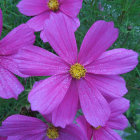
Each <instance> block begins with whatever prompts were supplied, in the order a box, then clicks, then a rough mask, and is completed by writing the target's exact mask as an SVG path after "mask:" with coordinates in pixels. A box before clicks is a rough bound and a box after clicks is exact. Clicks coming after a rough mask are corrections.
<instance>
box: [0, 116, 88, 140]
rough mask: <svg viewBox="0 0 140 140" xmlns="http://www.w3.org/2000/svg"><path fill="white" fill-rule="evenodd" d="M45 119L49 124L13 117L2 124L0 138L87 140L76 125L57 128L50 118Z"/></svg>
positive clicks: (22, 117)
mask: <svg viewBox="0 0 140 140" xmlns="http://www.w3.org/2000/svg"><path fill="white" fill-rule="evenodd" d="M45 119H46V121H47V122H43V121H41V120H39V119H38V118H34V117H28V116H24V115H18V114H17V115H12V116H10V117H8V118H7V119H6V120H5V121H3V122H2V126H1V127H0V136H3V137H4V136H5V137H6V136H7V137H8V140H87V137H86V135H85V133H83V132H82V129H81V128H80V127H79V126H77V125H76V124H72V123H71V124H70V125H67V126H66V127H65V128H61V127H55V126H54V125H53V124H52V123H51V121H48V118H46V117H45ZM49 120H51V117H49ZM2 140H3V139H2Z"/></svg>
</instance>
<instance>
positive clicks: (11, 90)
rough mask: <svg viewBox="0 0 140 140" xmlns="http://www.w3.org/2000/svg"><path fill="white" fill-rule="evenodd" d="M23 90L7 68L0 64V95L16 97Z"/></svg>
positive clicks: (6, 97)
mask: <svg viewBox="0 0 140 140" xmlns="http://www.w3.org/2000/svg"><path fill="white" fill-rule="evenodd" d="M23 90H24V88H23V86H22V85H21V83H20V82H19V81H18V79H17V78H16V77H15V76H14V75H13V74H12V73H11V72H9V71H8V70H6V69H4V68H2V67H1V66H0V97H2V98H5V99H9V98H15V99H17V97H18V95H19V94H20V93H21V92H22V91H23Z"/></svg>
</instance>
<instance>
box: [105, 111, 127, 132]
mask: <svg viewBox="0 0 140 140" xmlns="http://www.w3.org/2000/svg"><path fill="white" fill-rule="evenodd" d="M106 126H108V127H109V128H112V129H116V130H123V129H125V128H126V127H127V126H128V120H127V118H126V117H125V116H124V115H122V114H121V115H117V116H114V117H110V118H109V120H108V122H107V124H106Z"/></svg>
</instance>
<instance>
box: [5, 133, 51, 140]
mask: <svg viewBox="0 0 140 140" xmlns="http://www.w3.org/2000/svg"><path fill="white" fill-rule="evenodd" d="M44 137H45V139H44ZM7 140H50V139H48V138H47V137H46V134H45V132H44V133H43V134H40V133H39V134H33V135H32V134H31V135H23V136H9V137H8V139H7Z"/></svg>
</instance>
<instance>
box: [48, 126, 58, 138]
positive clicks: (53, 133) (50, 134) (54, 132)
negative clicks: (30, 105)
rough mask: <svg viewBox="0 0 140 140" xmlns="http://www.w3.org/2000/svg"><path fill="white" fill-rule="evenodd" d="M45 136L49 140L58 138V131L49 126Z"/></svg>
mask: <svg viewBox="0 0 140 140" xmlns="http://www.w3.org/2000/svg"><path fill="white" fill-rule="evenodd" d="M47 136H48V138H49V139H52V140H54V139H57V138H58V137H59V133H58V129H57V128H56V127H54V126H51V127H49V128H48V129H47Z"/></svg>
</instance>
